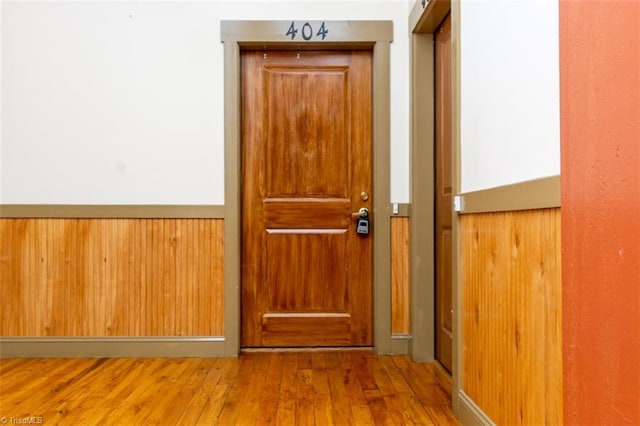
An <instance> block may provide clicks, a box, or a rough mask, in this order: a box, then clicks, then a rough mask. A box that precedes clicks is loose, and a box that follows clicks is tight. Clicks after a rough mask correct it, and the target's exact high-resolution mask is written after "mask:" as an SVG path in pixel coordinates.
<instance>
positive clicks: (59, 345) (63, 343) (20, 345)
mask: <svg viewBox="0 0 640 426" xmlns="http://www.w3.org/2000/svg"><path fill="white" fill-rule="evenodd" d="M227 346H228V345H226V344H225V339H224V337H218V336H215V337H0V358H120V357H140V358H157V357H202V358H208V357H222V356H237V355H238V354H237V352H236V353H230V351H229V350H228V348H227Z"/></svg>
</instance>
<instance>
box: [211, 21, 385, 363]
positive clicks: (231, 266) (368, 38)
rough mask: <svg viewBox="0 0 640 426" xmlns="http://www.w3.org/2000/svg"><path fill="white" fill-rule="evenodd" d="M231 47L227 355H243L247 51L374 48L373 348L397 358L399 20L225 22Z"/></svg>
mask: <svg viewBox="0 0 640 426" xmlns="http://www.w3.org/2000/svg"><path fill="white" fill-rule="evenodd" d="M292 24H294V25H295V27H296V28H297V29H298V31H302V30H303V27H305V29H306V28H310V29H319V28H320V27H321V25H322V24H324V25H325V29H327V30H328V31H329V32H328V33H327V34H326V38H325V39H324V40H322V39H321V38H320V37H318V36H316V31H311V30H309V29H307V30H306V32H305V33H304V35H305V36H306V38H308V40H307V41H305V39H304V38H302V37H301V36H302V35H303V34H302V33H298V34H297V37H296V39H295V40H292V39H291V36H290V35H287V32H288V29H289V28H290V26H291V25H292ZM221 40H222V43H223V44H224V117H225V121H224V140H225V142H224V148H225V153H224V156H225V159H224V164H225V183H224V185H225V203H224V217H225V221H224V222H225V223H224V247H225V248H224V347H225V349H224V352H225V355H227V356H237V355H238V353H239V351H240V313H241V311H240V309H241V306H240V302H241V297H240V286H241V280H242V277H241V269H240V259H241V246H240V242H241V241H242V229H241V217H242V215H241V214H240V213H241V212H240V208H241V203H240V200H241V185H240V179H241V177H242V174H241V149H240V143H241V122H240V51H241V50H243V49H265V50H266V49H293V50H305V49H320V50H339V49H370V50H372V52H373V87H372V91H373V93H372V95H373V96H372V99H373V101H372V102H373V105H372V114H373V117H372V127H373V128H372V139H373V140H372V144H373V153H372V156H373V158H372V170H373V218H374V220H373V221H372V228H373V229H372V237H373V239H374V241H373V318H372V324H373V345H374V349H375V351H376V352H377V353H380V354H388V353H391V350H392V345H391V201H390V199H391V196H390V147H391V135H390V65H391V62H390V44H391V42H392V40H393V22H392V21H293V22H292V21H222V22H221Z"/></svg>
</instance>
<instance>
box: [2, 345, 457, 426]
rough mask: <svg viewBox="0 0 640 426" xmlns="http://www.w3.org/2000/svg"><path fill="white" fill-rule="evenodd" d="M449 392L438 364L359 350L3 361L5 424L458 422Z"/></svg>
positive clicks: (3, 409)
mask: <svg viewBox="0 0 640 426" xmlns="http://www.w3.org/2000/svg"><path fill="white" fill-rule="evenodd" d="M450 393H451V383H450V379H449V378H448V376H446V374H444V373H443V372H442V369H441V368H440V367H439V366H437V365H434V364H417V363H413V362H411V361H410V359H409V357H407V356H376V355H375V354H373V352H371V351H365V350H356V351H318V352H294V351H290V352H249V353H243V354H242V355H241V356H240V357H238V358H109V359H97V358H90V359H88V358H82V359H0V422H3V423H6V424H12V423H13V424H17V422H18V421H22V420H23V419H24V418H33V419H29V420H31V422H32V423H35V424H38V423H41V424H73V425H98V424H100V425H102V424H113V425H130V424H133V425H135V424H163V425H165V424H166V425H216V424H217V425H254V424H255V425H267V424H275V425H332V424H335V425H370V424H375V425H378V424H380V425H409V424H419V425H432V424H436V425H450V424H458V422H457V421H456V419H455V418H454V416H453V414H452V411H451V405H450V399H451V398H450ZM3 418H4V419H3ZM12 418H13V419H12Z"/></svg>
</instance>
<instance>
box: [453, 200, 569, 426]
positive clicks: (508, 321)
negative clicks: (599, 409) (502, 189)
mask: <svg viewBox="0 0 640 426" xmlns="http://www.w3.org/2000/svg"><path fill="white" fill-rule="evenodd" d="M559 236H560V210H559V209H544V210H532V211H523V212H505V213H483V214H472V215H463V216H462V218H461V238H462V244H461V250H462V293H463V330H464V333H463V354H462V356H463V390H464V391H465V392H466V393H467V394H468V395H469V396H470V397H471V398H472V399H473V400H474V402H475V403H476V404H478V406H479V407H480V408H481V409H482V410H483V411H484V412H485V413H486V414H487V415H488V416H489V417H490V418H491V419H492V420H493V421H494V422H496V423H497V424H544V423H553V424H557V423H560V422H561V419H562V352H561V332H560V330H561V313H560V312H559V309H560V298H561V267H560V244H559Z"/></svg>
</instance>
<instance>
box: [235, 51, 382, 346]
mask: <svg viewBox="0 0 640 426" xmlns="http://www.w3.org/2000/svg"><path fill="white" fill-rule="evenodd" d="M371 65H372V64H371V53H370V52H368V51H353V52H349V51H338V52H310V51H302V52H299V53H298V52H295V51H269V52H263V51H260V52H243V53H242V165H243V170H242V176H243V182H242V345H243V346H245V347H259V346H279V347H284V346H358V345H371V344H372V327H371V323H372V318H371V317H372V283H371V278H372V264H371V262H372V235H368V236H362V235H358V234H356V232H355V222H356V219H354V218H353V217H352V212H356V211H358V210H359V209H360V208H361V207H367V208H369V209H370V210H371V206H372V200H371V197H369V198H368V199H367V200H366V201H365V200H362V198H366V197H364V196H362V195H361V194H362V193H367V194H371V192H372V187H371V182H372V179H371V99H372V98H371ZM371 219H374V218H373V217H372V218H371Z"/></svg>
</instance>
